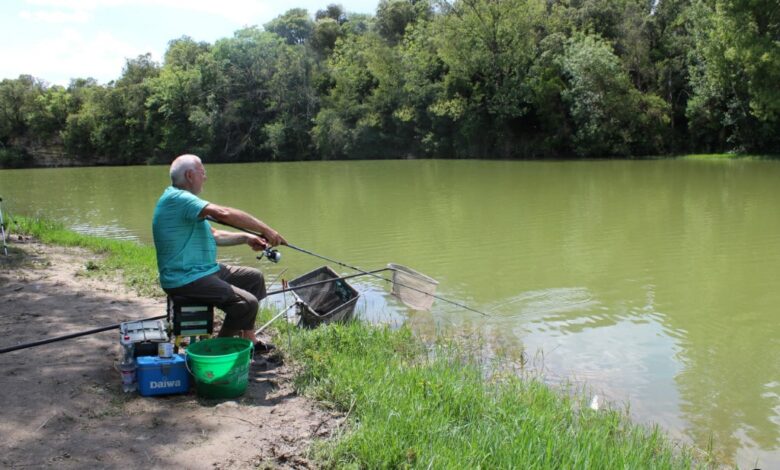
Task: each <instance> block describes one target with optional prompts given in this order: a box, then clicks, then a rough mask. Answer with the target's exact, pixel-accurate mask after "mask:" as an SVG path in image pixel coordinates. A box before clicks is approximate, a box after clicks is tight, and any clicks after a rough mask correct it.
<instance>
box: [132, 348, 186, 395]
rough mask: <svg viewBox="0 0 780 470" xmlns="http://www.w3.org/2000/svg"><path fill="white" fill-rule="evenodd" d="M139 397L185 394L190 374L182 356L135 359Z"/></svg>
mask: <svg viewBox="0 0 780 470" xmlns="http://www.w3.org/2000/svg"><path fill="white" fill-rule="evenodd" d="M136 361H137V362H138V369H137V370H136V376H137V378H138V393H139V395H142V396H145V397H148V396H151V395H170V394H173V393H187V392H188V391H189V389H190V374H189V372H187V367H186V365H185V363H186V359H185V358H184V355H183V354H174V355H173V356H172V357H169V358H163V357H158V356H140V357H138V358H136Z"/></svg>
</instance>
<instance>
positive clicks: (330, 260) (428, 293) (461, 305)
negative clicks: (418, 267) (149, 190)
mask: <svg viewBox="0 0 780 470" xmlns="http://www.w3.org/2000/svg"><path fill="white" fill-rule="evenodd" d="M206 220H208V221H210V222H216V223H218V224H221V225H225V226H227V227H230V228H234V229H236V230H240V231H242V232H244V233H248V234H250V235H254V236H256V237H260V238H262V239H264V240H265V236H264V235H263V234H262V233H259V232H255V231H252V230H249V229H245V228H241V227H237V226H235V225H232V224H229V223H227V222H222V221H220V220H217V219H215V218H213V217H211V216H207V217H206ZM285 246H286V247H288V248H292V249H293V250H296V251H300V252H301V253H305V254H307V255H310V256H314V257H316V258H320V259H323V260H325V261H328V262H331V263H336V264H338V265H339V266H343V267H345V268H349V269H352V270H353V271H358V272H359V273H361V274H363V275H367V276H372V277H375V278H377V279H381V280H383V281H385V282H389V283H391V284H397V285H399V286H401V287H403V288H405V289H411V290H413V291H416V292H419V293H421V294H425V295H428V296H431V297H433V298H434V299H438V300H441V301H442V302H447V303H449V304H452V305H455V306H456V307H460V308H463V309H466V310H470V311H472V312H475V313H478V314H480V315H482V316H485V317H489V316H490V314H488V313H485V312H482V311H480V310H477V309H475V308H473V307H469V306H468V305H464V304H462V303H459V302H455V301H454V300H450V299H446V298H444V297H441V296H438V295H436V294H432V293H430V292H426V291H424V290H422V289H418V288H416V287H412V286H409V285H406V284H403V283H401V282H398V281H395V280H392V279H388V278H386V277H383V276H380V275H378V274H375V273H373V272H370V271H366V270H364V269H361V268H358V267H356V266H352V265H349V264H347V263H344V262H341V261H338V260H335V259H332V258H328V257H327V256H323V255H320V254H317V253H314V252H312V251H309V250H306V249H304V248H301V247H298V246H295V245H293V244H290V243H285ZM266 252H267V253H266V255H267V256H268V257H269V258H271V260H272V261H274V262H277V261H279V258H280V256H279V254H278V252H273V251H270V250H266ZM268 252H270V253H276V254H268ZM388 269H391V268H388Z"/></svg>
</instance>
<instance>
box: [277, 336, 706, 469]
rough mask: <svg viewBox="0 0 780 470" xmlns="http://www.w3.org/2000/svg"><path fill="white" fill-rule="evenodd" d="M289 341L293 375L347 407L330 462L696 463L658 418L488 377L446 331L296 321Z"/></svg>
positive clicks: (528, 382)
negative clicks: (423, 337) (643, 422)
mask: <svg viewBox="0 0 780 470" xmlns="http://www.w3.org/2000/svg"><path fill="white" fill-rule="evenodd" d="M281 343H283V342H281ZM285 346H286V345H285ZM291 352H292V354H293V357H294V358H295V359H296V361H298V362H299V364H300V366H301V370H300V371H299V373H298V377H297V384H298V387H299V388H300V389H301V390H303V391H304V392H305V393H308V394H310V395H311V396H313V397H315V398H317V399H319V400H321V401H324V402H327V403H332V404H333V405H334V406H335V407H336V408H338V409H340V410H342V411H344V412H348V413H349V428H348V429H347V430H346V431H345V432H344V433H342V435H341V436H340V437H339V438H338V439H336V440H335V441H333V442H330V443H328V444H326V445H325V446H324V448H323V449H322V451H321V458H322V459H323V460H325V462H326V463H327V466H328V467H333V468H344V467H346V468H659V469H660V468H680V469H690V468H696V466H697V465H698V464H696V463H695V462H694V461H693V459H692V458H691V455H690V453H689V449H685V448H678V447H676V446H675V445H674V444H673V443H671V442H670V441H669V440H668V439H667V438H666V437H664V436H663V434H662V433H661V432H660V431H659V430H658V429H657V428H656V429H647V428H643V427H640V426H637V425H633V424H631V423H630V422H629V421H628V420H627V419H626V416H625V415H624V414H622V413H620V412H619V411H617V410H610V409H602V410H599V411H594V410H592V409H591V408H590V407H589V406H588V403H587V400H586V399H585V398H584V397H583V395H581V394H579V393H573V394H562V393H559V392H556V391H554V390H552V389H550V388H549V387H548V386H546V385H545V384H543V383H542V382H540V381H539V380H536V379H522V378H520V377H519V376H518V375H516V374H515V373H511V372H506V371H505V372H504V373H496V372H495V371H493V372H494V373H492V374H490V375H489V378H487V379H486V376H485V369H486V366H485V365H484V364H479V363H478V362H476V360H475V359H474V356H473V355H471V354H468V353H465V354H464V353H462V352H461V350H460V349H459V348H458V347H457V346H456V345H454V344H452V343H449V344H443V345H440V346H438V347H436V348H435V349H434V350H432V351H426V350H425V349H424V348H423V347H422V345H421V344H420V342H419V340H417V339H416V338H414V337H413V336H412V335H411V333H410V332H409V330H408V329H406V328H402V329H400V330H395V331H393V330H390V329H388V328H382V327H379V328H377V327H372V326H370V325H366V324H363V323H357V322H356V323H352V324H349V325H329V326H328V327H321V328H318V329H316V330H310V331H303V332H296V333H295V334H294V335H293V341H292V350H291ZM505 369H506V368H505ZM702 466H703V465H702Z"/></svg>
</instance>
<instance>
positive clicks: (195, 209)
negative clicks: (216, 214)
mask: <svg viewBox="0 0 780 470" xmlns="http://www.w3.org/2000/svg"><path fill="white" fill-rule="evenodd" d="M182 197H183V199H184V200H183V201H182V202H183V208H184V210H183V211H182V213H183V214H184V220H186V221H188V222H195V221H197V220H198V216H199V215H200V212H201V211H202V210H203V208H204V207H206V206H207V205H209V202H208V201H204V200H203V199H201V198H199V197H198V196H196V195H194V194H192V193H190V192H189V191H182Z"/></svg>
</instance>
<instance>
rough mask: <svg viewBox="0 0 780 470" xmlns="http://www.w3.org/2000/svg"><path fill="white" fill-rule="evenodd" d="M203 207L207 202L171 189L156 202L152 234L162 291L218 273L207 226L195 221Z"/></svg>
mask: <svg viewBox="0 0 780 470" xmlns="http://www.w3.org/2000/svg"><path fill="white" fill-rule="evenodd" d="M206 205H208V202H207V201H204V200H203V199H200V198H199V197H197V196H196V195H194V194H192V193H191V192H189V191H186V190H182V189H178V188H175V187H173V186H169V187H168V188H166V190H165V192H164V193H163V195H162V196H161V197H160V199H159V200H158V201H157V206H156V207H155V209H154V217H153V219H152V233H153V236H154V246H155V248H156V250H157V268H158V269H159V271H160V285H162V287H163V288H165V289H170V288H174V287H180V286H183V285H185V284H189V283H190V282H192V281H194V280H196V279H199V278H201V277H203V276H207V275H209V274H213V273H215V272H217V271H218V270H219V266H218V265H217V262H216V258H217V244H216V242H215V241H214V237H213V235H212V233H211V227H210V226H209V224H208V222H206V221H205V220H203V219H200V218H199V214H200V213H201V211H202V210H203V208H204V207H206Z"/></svg>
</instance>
